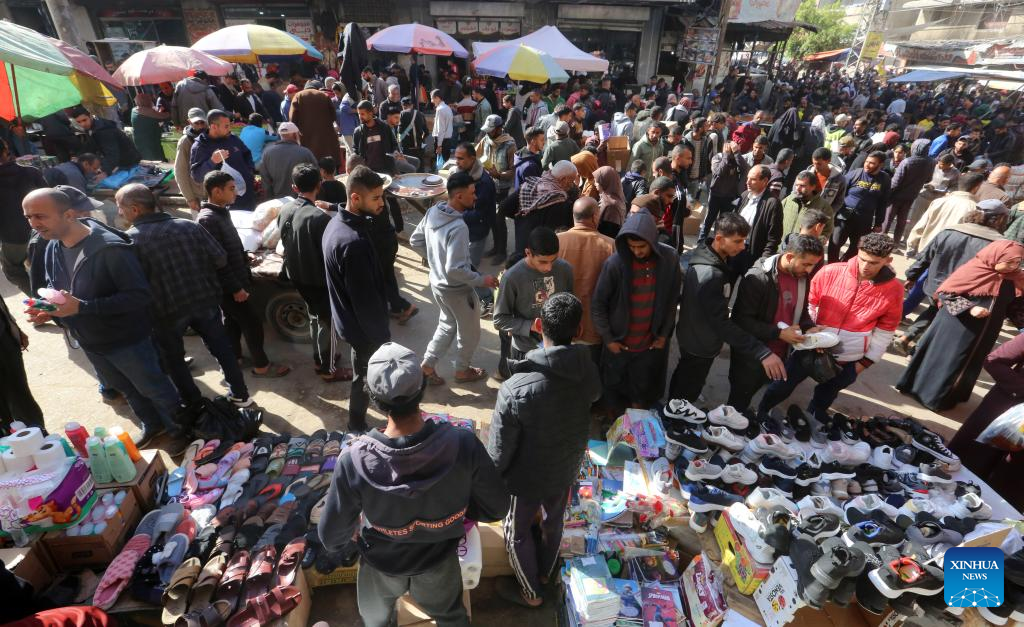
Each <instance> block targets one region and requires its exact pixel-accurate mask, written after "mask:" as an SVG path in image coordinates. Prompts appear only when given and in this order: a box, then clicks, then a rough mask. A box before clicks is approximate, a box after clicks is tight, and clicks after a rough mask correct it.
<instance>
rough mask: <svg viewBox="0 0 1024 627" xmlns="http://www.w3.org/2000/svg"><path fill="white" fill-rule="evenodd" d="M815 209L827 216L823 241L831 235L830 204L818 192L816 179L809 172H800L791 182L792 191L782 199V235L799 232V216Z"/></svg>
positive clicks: (832, 213) (831, 214)
mask: <svg viewBox="0 0 1024 627" xmlns="http://www.w3.org/2000/svg"><path fill="white" fill-rule="evenodd" d="M812 210H817V211H820V212H822V213H824V214H825V215H826V216H828V223H827V224H826V225H825V227H824V229H822V232H821V237H822V240H823V241H824V242H827V241H828V238H829V236H831V235H832V227H833V215H834V212H833V211H832V205H830V204H829V203H828V201H826V200H825V199H824V198H822V197H821V194H819V193H818V180H817V177H815V176H814V174H813V173H811V172H801V173H800V174H797V175H796V181H795V182H794V183H793V193H792V194H790V195H789V196H787V197H786V198H785V199H784V200H783V201H782V235H783V237H785V236H786V235H789V234H790V233H799V232H800V218H801V216H803V214H804V213H806V212H808V211H812Z"/></svg>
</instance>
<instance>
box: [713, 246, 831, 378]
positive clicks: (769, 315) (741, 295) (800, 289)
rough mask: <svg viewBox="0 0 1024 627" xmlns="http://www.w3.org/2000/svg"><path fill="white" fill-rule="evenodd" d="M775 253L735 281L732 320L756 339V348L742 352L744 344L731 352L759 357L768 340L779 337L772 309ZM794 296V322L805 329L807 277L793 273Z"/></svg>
mask: <svg viewBox="0 0 1024 627" xmlns="http://www.w3.org/2000/svg"><path fill="white" fill-rule="evenodd" d="M779 257H780V255H772V256H771V257H765V258H764V259H760V260H758V262H757V263H755V264H754V265H753V266H752V267H751V268H750V270H747V273H746V274H745V275H744V276H743V280H742V281H740V282H739V285H738V286H737V288H736V289H737V292H736V302H735V303H733V306H732V320H733V322H735V323H736V324H737V325H739V327H740V328H741V329H743V330H744V331H746V332H747V333H749V334H750V335H752V336H754V339H755V340H757V343H756V347H755V348H756V350H755V352H753V353H745V352H744V350H745V349H744V348H738V347H737V348H736V349H734V350H735V351H736V352H735V355H743V356H745V357H749V358H753V359H757V360H758V361H761V360H762V359H764V358H765V357H767V356H768V354H769V353H770V352H771V349H769V348H768V344H769V343H770V342H774V341H775V340H777V339H779V327H777V326H776V325H775V310H776V309H778V307H779ZM796 281H797V298H796V301H797V302H795V303H793V308H794V310H795V311H796V312H797V313H796V322H795V323H796V324H798V325H800V328H801V329H803V330H805V331H806V330H807V329H809V328H811V327H812V326H813V325H814V323H813V322H811V318H810V316H809V315H808V314H807V284H808V279H807V277H796Z"/></svg>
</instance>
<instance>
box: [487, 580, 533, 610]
mask: <svg viewBox="0 0 1024 627" xmlns="http://www.w3.org/2000/svg"><path fill="white" fill-rule="evenodd" d="M494 583H495V586H494V591H495V592H497V593H498V596H499V597H501V598H502V599H505V600H506V601H508V602H509V603H514V604H516V605H519V606H522V607H525V608H527V609H531V610H535V609H537V608H539V607H542V606H543V605H544V604H543V603H542V604H540V605H530V604H529V603H527V602H526V599H524V598H523V592H522V590H521V589H520V588H519V584H518V583H516V580H515V578H513V577H498V578H497V580H496V581H495V582H494Z"/></svg>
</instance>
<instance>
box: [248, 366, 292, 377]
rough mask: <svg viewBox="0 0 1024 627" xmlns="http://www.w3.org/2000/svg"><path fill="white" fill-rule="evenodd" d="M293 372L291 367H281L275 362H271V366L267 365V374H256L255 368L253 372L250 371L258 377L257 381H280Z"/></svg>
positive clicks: (250, 372)
mask: <svg viewBox="0 0 1024 627" xmlns="http://www.w3.org/2000/svg"><path fill="white" fill-rule="evenodd" d="M291 371H292V367H291V366H279V365H277V364H275V363H274V362H270V363H269V364H267V371H266V372H264V373H259V372H256V369H255V368H253V369H252V370H250V371H249V374H251V375H252V376H254V377H256V378H257V379H279V378H281V377H283V376H285V375H286V374H288V373H289V372H291Z"/></svg>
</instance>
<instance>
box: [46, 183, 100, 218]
mask: <svg viewBox="0 0 1024 627" xmlns="http://www.w3.org/2000/svg"><path fill="white" fill-rule="evenodd" d="M54 189H56V190H58V191H62V192H64V194H65V195H67V197H68V198H70V199H71V208H72V209H74V210H75V211H78V212H80V213H89V212H90V211H92V210H93V209H99V208H100V207H102V206H103V203H102V202H100V201H98V200H96V199H94V198H89V197H88V196H86V195H85V194H84V193H83V192H82V190H80V189H78V188H77V187H71V186H70V185H58V186H57V187H55V188H54Z"/></svg>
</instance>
